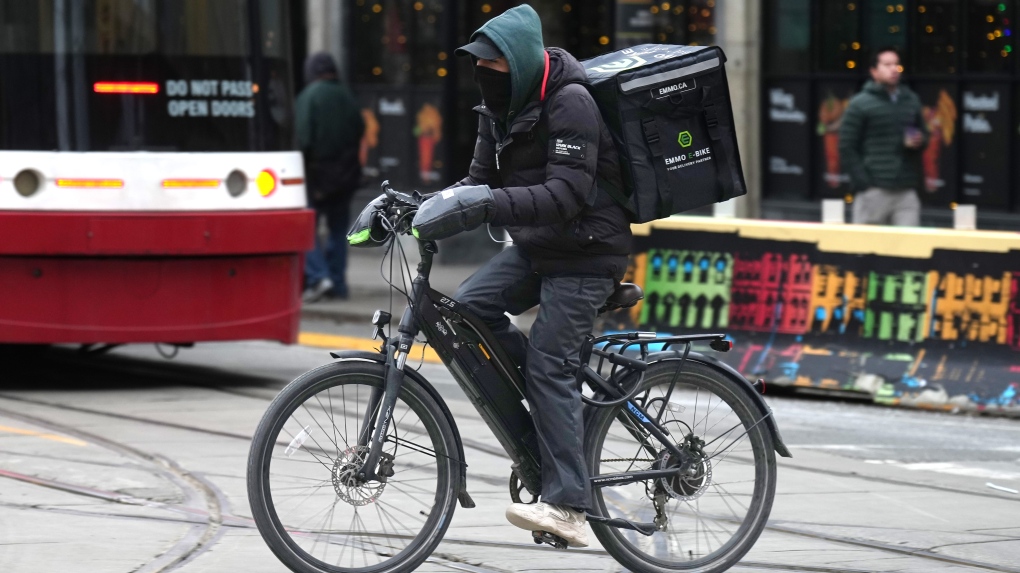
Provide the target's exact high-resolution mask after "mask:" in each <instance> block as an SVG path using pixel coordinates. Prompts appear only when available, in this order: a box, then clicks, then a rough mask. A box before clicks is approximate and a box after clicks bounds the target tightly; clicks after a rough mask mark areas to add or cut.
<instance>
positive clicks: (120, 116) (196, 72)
mask: <svg viewBox="0 0 1020 573" xmlns="http://www.w3.org/2000/svg"><path fill="white" fill-rule="evenodd" d="M289 14H290V10H289V3H288V2H285V1H284V0H0V78H3V81H2V82H0V149H25V150H49V149H55V150H66V151H130V150H150V151H257V150H274V149H293V146H294V141H293V114H292V108H293V86H292V85H291V78H292V76H293V74H292V70H293V67H292V62H291V59H290V38H289V35H288V31H289ZM97 85H98V86H128V85H145V86H155V88H154V89H150V90H146V91H144V92H141V91H132V90H124V89H112V88H111V89H97V87H96V86H97Z"/></svg>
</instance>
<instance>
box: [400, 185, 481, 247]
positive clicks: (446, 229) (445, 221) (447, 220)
mask: <svg viewBox="0 0 1020 573" xmlns="http://www.w3.org/2000/svg"><path fill="white" fill-rule="evenodd" d="M495 215H496V200H495V199H494V198H493V197H492V189H489V186H488V185H473V186H465V187H456V188H454V189H447V190H446V191H440V192H439V193H436V194H435V195H434V196H433V197H432V198H431V199H429V200H428V201H425V203H423V204H422V206H421V207H420V208H419V209H418V212H417V213H416V214H415V216H414V221H413V222H412V223H411V229H412V231H413V232H414V236H416V237H418V238H419V239H422V240H424V241H437V240H439V239H445V238H447V237H452V236H454V235H456V234H457V233H461V232H464V231H470V230H471V229H474V228H476V227H478V226H479V225H481V224H482V223H487V222H489V221H491V220H492V218H493V217H494V216H495Z"/></svg>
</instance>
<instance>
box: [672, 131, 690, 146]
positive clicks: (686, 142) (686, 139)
mask: <svg viewBox="0 0 1020 573" xmlns="http://www.w3.org/2000/svg"><path fill="white" fill-rule="evenodd" d="M676 141H677V143H679V144H680V147H683V148H687V147H690V146H691V144H692V143H694V137H692V136H691V132H689V131H681V132H680V135H678V136H677V138H676Z"/></svg>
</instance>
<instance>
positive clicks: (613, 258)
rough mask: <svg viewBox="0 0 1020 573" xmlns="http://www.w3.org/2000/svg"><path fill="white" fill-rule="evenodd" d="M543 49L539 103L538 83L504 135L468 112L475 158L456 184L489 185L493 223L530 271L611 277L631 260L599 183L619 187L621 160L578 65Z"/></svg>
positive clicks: (625, 236)
mask: <svg viewBox="0 0 1020 573" xmlns="http://www.w3.org/2000/svg"><path fill="white" fill-rule="evenodd" d="M480 31H482V32H485V33H487V34H488V33H491V32H490V31H489V30H486V29H484V28H483V29H482V30H480ZM511 42H512V40H511ZM499 43H500V42H497V44H499ZM504 52H505V51H504ZM547 52H548V54H549V58H548V80H547V81H546V82H545V86H544V99H543V97H542V94H543V90H542V86H541V85H539V87H538V88H537V89H535V90H534V95H533V97H532V98H531V99H530V101H528V102H527V103H526V104H524V105H523V107H522V108H521V109H520V110H519V112H517V111H514V113H513V115H511V117H510V119H509V122H508V125H507V126H506V127H505V128H504V126H503V125H502V122H501V121H499V119H497V117H496V116H495V114H493V113H492V112H491V111H490V110H489V109H488V108H487V107H485V104H484V103H483V104H482V105H480V106H478V107H476V108H475V111H477V112H478V113H479V116H480V117H479V124H478V140H477V142H476V144H475V154H474V159H473V161H472V162H471V168H470V170H469V171H468V177H466V178H465V179H464V180H462V181H461V182H460V183H459V184H458V185H478V184H487V185H489V186H490V187H492V190H493V195H494V196H495V199H496V216H495V219H494V220H493V221H492V224H493V225H497V226H506V227H507V230H508V231H509V232H510V236H511V237H512V238H513V240H514V243H515V244H517V245H518V246H520V247H521V248H522V249H524V251H525V252H526V253H527V254H528V255H529V256H530V257H531V259H532V264H533V266H534V269H535V271H536V272H539V273H542V274H546V275H575V276H576V275H580V276H606V277H613V278H615V279H617V280H619V279H620V278H622V277H623V274H624V272H625V271H626V268H627V256H628V255H629V253H630V243H631V233H630V222H629V220H628V216H627V213H626V211H625V210H624V209H623V208H622V207H620V205H619V204H617V203H616V202H615V201H614V200H613V199H612V198H611V197H610V196H609V195H608V194H607V193H606V192H605V191H603V190H602V189H600V188H599V186H598V185H597V179H603V180H607V181H609V182H610V183H611V184H613V185H616V186H617V188H619V187H620V186H621V181H620V168H619V156H618V155H617V153H616V149H615V147H614V146H613V140H612V136H610V134H609V131H608V129H607V128H606V125H605V123H604V122H603V121H602V117H601V115H599V111H598V108H597V107H596V106H595V101H594V100H593V99H592V97H591V95H590V94H589V93H588V90H587V89H586V88H585V87H584V86H583V85H581V84H580V83H578V82H583V81H584V80H585V78H586V75H585V72H584V68H583V67H582V66H581V64H580V63H579V62H578V61H577V60H576V59H575V58H574V57H573V56H571V55H570V54H568V53H567V52H565V51H563V50H560V49H558V48H548V49H547ZM515 89H516V85H515ZM511 110H513V108H511Z"/></svg>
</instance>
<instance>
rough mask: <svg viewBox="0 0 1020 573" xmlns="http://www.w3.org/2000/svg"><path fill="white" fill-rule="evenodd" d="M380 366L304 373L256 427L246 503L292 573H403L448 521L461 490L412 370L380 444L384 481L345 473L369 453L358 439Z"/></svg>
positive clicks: (441, 419) (434, 412)
mask: <svg viewBox="0 0 1020 573" xmlns="http://www.w3.org/2000/svg"><path fill="white" fill-rule="evenodd" d="M384 372H385V369H384V366H383V365H382V364H376V363H371V362H357V361H345V362H339V363H333V364H329V365H326V366H323V367H320V368H318V369H315V370H312V371H311V372H308V373H306V374H303V375H302V376H300V377H298V378H297V379H296V380H294V381H293V382H291V383H290V384H289V385H288V386H287V387H286V388H284V389H283V391H281V392H280V394H279V395H278V396H277V397H276V399H275V400H274V401H273V402H272V404H270V406H269V409H268V410H267V411H266V413H265V415H264V416H263V418H262V422H261V423H260V424H259V427H258V430H257V431H256V433H255V437H254V439H253V440H252V445H251V453H250V454H249V458H248V499H249V501H250V503H251V508H252V516H253V518H254V519H255V523H256V525H257V526H258V529H259V532H260V533H261V534H262V537H263V539H264V540H265V541H266V543H267V544H268V545H269V548H270V549H272V551H273V553H275V554H276V556H277V557H278V558H279V559H280V560H281V561H282V562H283V563H284V564H285V565H286V566H287V567H289V568H290V569H291V570H292V571H296V572H298V573H322V572H330V573H402V572H405V571H413V570H414V569H415V568H416V567H418V565H420V564H421V563H422V562H423V561H424V560H425V559H426V558H428V556H429V555H430V554H431V553H432V551H433V549H435V547H436V545H438V544H439V542H440V541H441V540H442V537H443V534H444V533H445V532H446V529H447V527H448V526H449V524H450V520H451V518H452V517H453V511H454V508H455V505H456V500H457V491H458V489H459V485H460V468H459V465H458V464H459V463H460V462H459V461H458V460H457V447H456V442H455V437H454V435H453V431H452V429H451V428H450V425H449V423H448V422H447V420H446V417H445V415H444V414H443V412H442V410H441V409H440V407H439V405H438V404H436V402H435V400H433V399H432V397H431V396H430V395H429V394H428V392H427V391H426V390H424V389H423V388H422V387H421V386H419V385H418V384H417V383H415V382H414V380H413V379H412V378H410V377H407V378H405V382H404V385H403V388H402V389H401V391H400V394H399V395H398V400H397V403H396V406H395V407H394V409H393V413H392V422H391V423H390V427H389V429H388V431H387V435H386V441H385V443H384V444H383V452H382V454H383V455H382V461H381V463H380V466H381V469H383V470H384V472H385V473H392V476H391V477H388V478H386V481H368V482H359V481H358V480H357V479H356V478H355V475H356V473H357V471H358V469H360V467H361V465H362V464H363V463H364V460H365V458H366V457H367V455H368V447H367V446H364V445H359V436H361V435H362V433H363V430H362V426H363V425H364V424H365V422H366V420H368V421H369V426H370V428H371V427H373V426H374V423H375V422H374V418H375V417H377V416H378V415H379V413H378V411H376V412H372V413H369V412H368V410H369V408H370V403H371V401H372V400H371V397H372V396H373V390H375V391H376V394H377V395H378V394H380V393H381V391H380V390H381V389H382V388H383V386H384V380H385V375H384ZM378 407H379V406H378V401H376V405H375V409H376V410H378ZM366 414H369V415H367V416H366ZM366 435H370V431H369V432H368V433H367V434H366ZM361 443H365V441H364V440H362V442H361ZM380 475H382V473H380Z"/></svg>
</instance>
